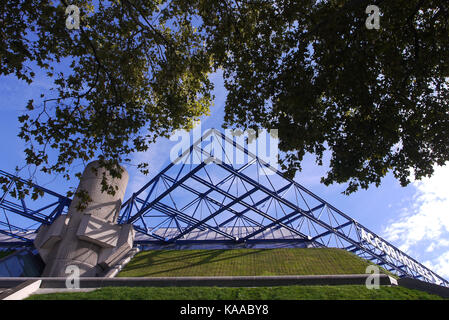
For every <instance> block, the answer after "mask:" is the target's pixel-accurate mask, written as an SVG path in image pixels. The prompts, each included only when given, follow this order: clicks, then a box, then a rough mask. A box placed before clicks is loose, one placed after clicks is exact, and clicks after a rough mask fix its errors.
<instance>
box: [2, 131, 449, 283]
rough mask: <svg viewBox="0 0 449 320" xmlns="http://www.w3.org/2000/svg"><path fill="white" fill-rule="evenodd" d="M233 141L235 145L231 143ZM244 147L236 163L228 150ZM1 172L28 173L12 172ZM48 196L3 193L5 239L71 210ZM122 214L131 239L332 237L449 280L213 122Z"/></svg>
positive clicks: (183, 244)
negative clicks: (241, 159)
mask: <svg viewBox="0 0 449 320" xmlns="http://www.w3.org/2000/svg"><path fill="white" fill-rule="evenodd" d="M229 146H231V148H229ZM231 149H233V150H236V152H240V153H242V154H244V155H245V161H244V163H242V164H239V165H236V164H235V162H234V161H232V160H231V159H229V157H232V156H233V155H232V156H230V155H229V150H231ZM0 177H3V179H5V178H6V179H9V180H11V183H10V187H12V186H13V184H21V183H26V181H25V180H23V179H21V178H19V177H16V176H14V175H12V174H10V173H7V172H4V171H0ZM33 187H35V188H37V189H38V190H39V191H40V192H41V193H43V197H41V198H39V199H37V200H32V199H31V197H30V196H26V197H24V198H22V199H17V198H15V197H12V196H11V195H10V193H9V190H4V192H3V194H2V195H1V198H0V208H1V212H0V248H19V247H33V241H34V240H35V237H36V231H37V230H38V229H39V227H41V226H42V225H51V224H52V223H53V222H54V221H55V220H56V219H57V218H58V217H59V216H61V215H63V214H65V213H67V210H68V208H69V206H70V203H71V199H69V198H67V197H65V196H63V195H61V194H60V193H58V192H54V191H52V190H49V189H47V188H44V187H42V186H39V185H33ZM118 223H119V224H132V225H133V227H134V230H135V232H136V235H135V238H134V245H135V246H140V247H141V248H143V249H146V248H147V249H148V248H151V249H154V248H177V249H183V248H235V247H238V248H240V247H242V248H245V247H247V248H273V247H335V248H340V249H344V250H347V251H349V252H352V253H355V254H356V255H358V256H359V257H361V258H363V259H366V260H369V261H371V262H372V263H374V264H376V265H379V266H381V267H383V268H385V269H386V270H388V271H390V272H392V273H394V274H396V275H397V276H399V277H401V278H402V277H411V278H414V279H419V280H422V281H426V282H429V283H434V284H439V285H442V286H445V287H449V282H448V281H446V280H445V279H443V278H442V277H441V276H439V275H437V274H436V273H435V272H433V271H432V270H430V269H429V268H427V267H425V266H424V265H422V264H421V263H419V262H418V261H416V260H415V259H413V258H412V257H410V256H409V255H407V254H406V253H404V252H402V251H401V250H399V249H398V248H396V247H395V246H394V245H392V244H391V243H389V242H388V241H386V240H384V239H382V238H381V237H380V236H378V235H376V234H375V233H374V232H372V231H371V230H369V229H368V228H366V227H364V226H363V225H361V224H360V223H359V222H358V221H356V220H354V219H352V218H351V217H350V216H349V215H347V214H345V213H343V212H342V211H340V210H339V209H337V208H336V207H334V206H333V205H331V204H330V203H329V202H327V201H325V200H323V199H322V198H320V197H319V196H317V195H315V194H314V193H312V192H311V191H309V190H308V189H306V188H305V187H304V186H302V185H301V184H299V183H297V182H295V181H293V180H291V179H288V178H286V177H284V176H283V174H282V173H281V172H279V171H278V170H277V169H275V168H274V167H272V166H270V164H269V163H267V162H265V161H263V160H262V159H260V158H259V157H257V156H256V155H255V154H254V153H252V152H250V151H248V149H247V148H245V147H243V146H242V145H240V144H238V143H237V142H236V140H235V139H233V138H232V137H228V136H226V135H224V134H223V133H222V132H220V131H218V130H215V129H210V130H208V131H207V132H205V133H204V135H203V136H202V137H201V138H200V139H198V140H197V141H195V142H194V143H193V144H192V145H191V146H190V148H188V149H186V150H185V151H184V152H183V153H182V154H179V155H178V158H177V159H176V161H173V162H172V163H170V164H169V165H168V166H167V167H166V168H165V169H163V170H162V171H161V172H160V173H158V174H157V175H156V176H154V178H152V179H151V180H150V181H149V182H148V183H146V184H145V185H144V186H143V187H142V188H141V189H140V190H139V191H137V192H135V193H133V194H132V196H131V197H130V198H129V199H127V200H126V201H124V202H123V204H122V205H121V210H120V214H119V216H118Z"/></svg>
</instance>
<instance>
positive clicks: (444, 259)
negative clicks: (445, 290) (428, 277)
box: [424, 251, 449, 279]
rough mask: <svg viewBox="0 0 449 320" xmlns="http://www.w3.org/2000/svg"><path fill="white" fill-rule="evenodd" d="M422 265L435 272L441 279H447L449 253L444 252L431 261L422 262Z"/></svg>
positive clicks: (448, 275)
mask: <svg viewBox="0 0 449 320" xmlns="http://www.w3.org/2000/svg"><path fill="white" fill-rule="evenodd" d="M424 265H426V266H427V267H429V268H430V269H431V270H433V271H435V272H436V273H437V274H439V275H440V276H442V277H443V278H446V279H447V278H449V251H446V252H445V253H443V254H442V255H440V256H439V257H437V258H436V259H433V260H432V261H426V262H424Z"/></svg>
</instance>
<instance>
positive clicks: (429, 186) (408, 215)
mask: <svg viewBox="0 0 449 320" xmlns="http://www.w3.org/2000/svg"><path fill="white" fill-rule="evenodd" d="M448 181H449V165H447V166H444V167H436V168H435V172H434V175H433V176H432V177H431V178H426V179H423V180H421V181H415V182H413V186H414V187H415V188H416V189H417V191H416V193H415V196H414V198H413V204H412V205H411V206H409V207H407V208H403V209H402V212H401V214H400V218H399V220H397V221H392V222H391V224H390V225H389V226H388V227H386V228H385V230H384V235H385V238H387V239H388V240H390V241H393V242H395V243H396V244H397V245H398V246H399V248H400V249H401V250H403V251H406V252H407V253H412V251H413V254H416V255H417V258H419V256H422V255H423V254H427V258H428V261H427V263H428V264H429V265H432V266H434V268H433V269H434V270H435V271H436V272H437V273H438V271H440V272H441V273H442V274H441V275H443V273H444V274H445V275H449V252H444V251H443V250H442V249H443V248H445V247H447V246H449V188H448Z"/></svg>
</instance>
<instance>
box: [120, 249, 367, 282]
mask: <svg viewBox="0 0 449 320" xmlns="http://www.w3.org/2000/svg"><path fill="white" fill-rule="evenodd" d="M369 264H370V263H369V262H368V261H366V260H364V259H361V258H360V257H358V256H356V255H355V254H352V253H350V252H347V251H345V250H341V249H335V248H308V249H302V248H288V249H287V248H285V249H232V250H229V249H227V250H226V249H223V250H150V251H143V252H140V253H139V254H137V255H136V256H135V257H134V258H133V259H132V260H131V262H129V263H128V264H127V265H126V267H125V268H124V269H123V270H122V271H121V272H120V273H119V274H118V277H180V276H270V275H325V274H362V273H365V271H366V267H367V266H368V265H369Z"/></svg>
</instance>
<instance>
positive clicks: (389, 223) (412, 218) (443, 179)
mask: <svg viewBox="0 0 449 320" xmlns="http://www.w3.org/2000/svg"><path fill="white" fill-rule="evenodd" d="M211 77H212V80H213V82H214V84H215V90H214V94H215V101H214V106H213V107H212V108H211V115H210V116H207V117H203V119H202V121H201V126H202V130H203V131H205V130H207V129H208V128H212V127H215V128H217V129H220V128H221V124H222V122H223V116H224V102H225V98H226V90H225V89H224V87H223V79H222V76H221V73H220V72H218V73H216V74H213V75H212V76H211ZM51 87H52V82H51V80H50V79H48V78H46V76H45V75H44V74H39V73H37V75H36V79H35V81H34V82H33V84H31V85H28V84H26V83H25V82H24V81H20V80H17V79H16V78H15V77H13V76H7V77H4V76H3V77H0V110H1V115H0V133H1V136H2V140H1V147H2V149H1V150H2V157H1V158H0V169H2V170H5V171H8V172H14V168H15V167H16V166H23V165H24V159H25V157H24V154H23V149H24V144H23V142H22V141H21V140H20V139H19V138H18V137H17V133H18V132H19V123H18V121H17V117H18V116H19V115H20V114H21V113H22V112H24V110H25V105H26V103H27V101H28V100H29V99H33V98H34V99H36V101H38V99H39V95H40V93H42V92H48V91H49V89H50V88H51ZM176 143H177V142H176V141H170V140H168V139H160V140H158V142H157V143H156V144H155V145H153V146H152V148H150V150H149V151H147V152H146V153H141V154H135V155H133V157H132V160H133V163H134V164H137V163H139V162H140V161H147V162H149V163H150V174H149V175H148V176H144V175H142V174H141V173H139V172H138V171H137V170H136V168H135V167H134V166H127V169H128V172H129V174H130V182H129V184H128V188H127V192H126V196H125V199H126V198H128V197H129V195H131V194H132V192H135V191H137V190H138V189H139V188H140V187H141V186H143V185H144V184H145V182H146V181H148V180H149V179H150V178H151V177H152V176H153V175H154V174H156V173H158V172H159V171H160V170H161V169H163V168H164V167H165V166H166V165H167V164H168V163H169V161H170V159H169V153H170V149H171V148H172V147H173V146H174V145H175V144H176ZM83 166H84V164H83V163H81V162H80V163H78V164H76V166H75V168H74V169H75V170H76V171H80V170H82V168H83ZM325 172H326V168H325V167H320V166H317V165H316V164H315V162H314V158H313V157H312V156H307V157H306V159H305V160H304V163H303V171H302V172H301V173H298V174H297V176H296V177H295V180H296V181H297V182H299V183H301V184H302V185H304V186H305V187H307V188H308V189H310V190H311V191H312V192H314V193H315V194H317V195H319V196H320V197H322V198H324V199H325V200H327V201H328V202H330V203H331V204H333V205H334V206H336V207H337V208H339V209H340V210H342V211H343V212H345V213H346V214H348V215H349V216H351V217H353V218H354V219H356V220H357V221H359V222H360V223H361V224H363V225H364V226H366V227H367V228H369V229H371V230H372V231H374V232H376V233H377V234H379V235H380V236H382V237H384V238H385V239H386V240H388V241H390V242H391V243H393V244H394V245H396V246H397V247H399V248H400V249H402V250H404V251H405V252H406V253H408V254H410V255H411V256H412V257H414V258H415V259H417V260H418V261H420V262H422V263H424V264H425V265H427V266H428V267H430V268H431V269H432V270H433V271H435V272H437V273H438V274H440V275H441V276H443V277H445V278H446V279H448V278H449V250H448V249H449V212H448V211H449V188H447V181H448V180H449V167H447V166H446V167H440V168H436V174H435V175H434V177H432V178H430V179H426V180H423V181H420V182H413V183H412V184H410V185H409V186H407V187H405V188H403V187H401V186H400V185H399V183H398V182H397V181H396V180H395V179H394V177H392V175H388V176H387V177H386V178H385V179H384V180H383V183H382V184H381V186H380V187H379V188H376V187H375V186H373V187H371V188H370V189H369V190H361V191H358V192H356V193H354V194H352V195H350V196H345V195H342V194H341V192H342V191H343V190H344V189H345V185H332V186H330V187H326V186H324V185H322V184H320V182H319V181H320V177H321V176H323V175H324V174H325ZM21 176H23V177H25V178H26V177H27V176H28V172H27V171H26V170H24V171H22V172H21ZM37 182H38V183H39V184H40V185H43V186H45V187H47V188H49V189H52V190H54V191H57V192H59V193H62V194H65V192H66V191H67V190H68V189H69V188H70V187H76V185H75V184H76V179H74V180H73V181H69V182H67V181H65V180H63V179H62V178H61V177H54V176H44V175H40V174H38V175H37Z"/></svg>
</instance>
